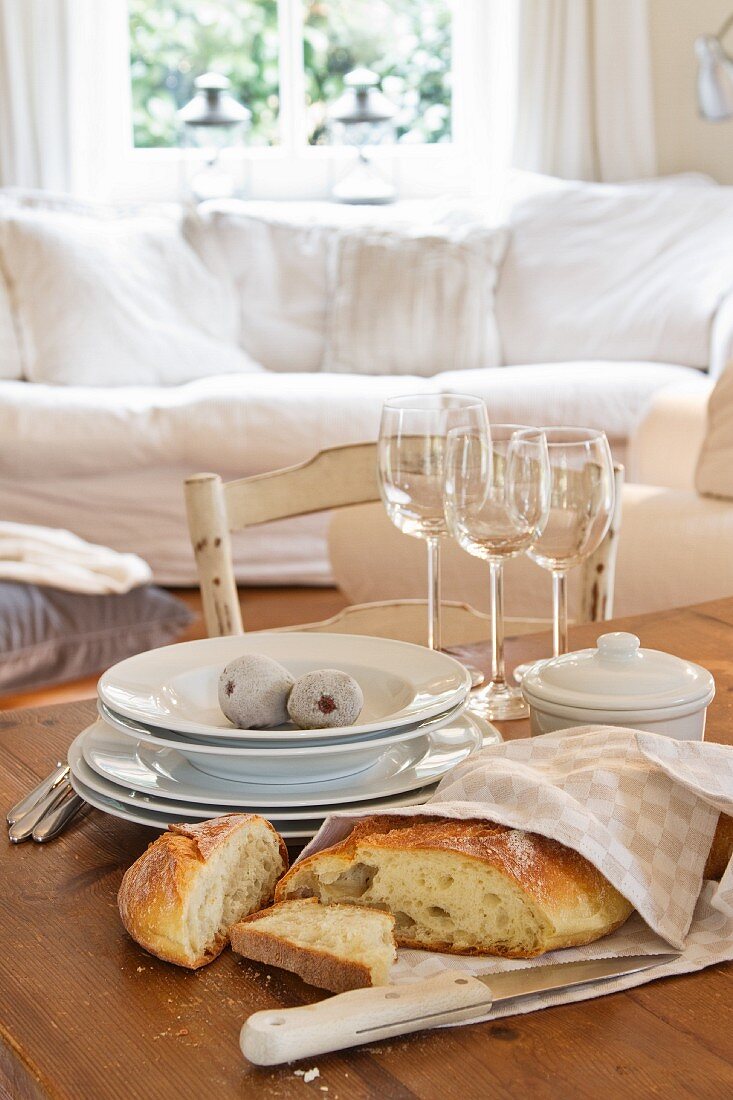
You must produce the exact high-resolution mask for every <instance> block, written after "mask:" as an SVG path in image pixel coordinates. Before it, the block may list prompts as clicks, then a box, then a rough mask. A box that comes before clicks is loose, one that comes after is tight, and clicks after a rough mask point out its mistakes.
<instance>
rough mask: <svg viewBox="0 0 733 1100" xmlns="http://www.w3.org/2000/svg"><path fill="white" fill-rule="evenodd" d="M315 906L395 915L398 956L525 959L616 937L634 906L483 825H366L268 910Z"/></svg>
mask: <svg viewBox="0 0 733 1100" xmlns="http://www.w3.org/2000/svg"><path fill="white" fill-rule="evenodd" d="M308 897H315V898H318V899H319V901H321V902H323V903H331V902H351V903H354V904H358V905H360V906H361V905H367V906H375V907H376V908H379V909H383V910H386V911H388V912H390V913H392V914H393V916H394V918H395V937H396V940H397V943H398V945H400V946H402V947H420V948H425V949H427V950H429V951H449V952H453V953H455V954H461V955H484V954H488V955H503V956H505V957H507V958H517V959H529V958H533V957H534V956H536V955H541V954H543V952H545V951H553V950H555V949H556V948H560V947H575V946H579V945H581V944H585V943H591V942H592V941H593V940H597V939H599V938H600V937H601V936H605V935H606V934H607V933H609V932H612V931H613V930H614V929H615V928H618V927H619V926H620V925H621V924H623V922H624V921H625V920H626V919H627V917H628V916H629V914H630V913H631V912H632V906H631V905H630V904H629V902H628V901H627V900H626V899H625V898H624V897H623V896H622V895H621V894H620V893H619V892H618V890H616V889H615V888H614V887H613V886H612V885H611V883H610V882H608V881H607V880H606V879H605V878H604V876H603V875H602V874H601V873H600V871H598V870H597V869H596V868H595V867H594V866H593V864H591V863H589V862H588V860H587V859H584V858H583V856H581V855H579V854H578V853H577V852H575V851H573V850H572V849H571V848H566V847H565V846H564V845H562V844H559V843H558V842H557V841H554V840H549V839H548V838H547V837H544V836H540V835H538V834H537V833H528V832H522V831H521V830H517V829H508V828H506V827H505V826H504V825H495V824H492V823H491V822H487V821H476V820H472V821H456V820H453V819H449V818H435V817H412V818H406V817H396V816H392V817H390V816H385V817H371V818H367V819H365V820H364V821H362V822H360V823H359V824H358V825H357V826H356V827H355V828H354V830H353V831H352V833H351V835H350V836H348V837H347V838H346V839H345V840H343V841H341V842H340V843H339V844H336V845H334V846H333V847H331V848H326V849H325V850H324V851H321V852H317V853H315V854H314V855H312V856H308V857H307V858H306V859H304V860H301V861H300V862H299V863H296V864H295V865H294V867H293V868H292V870H291V871H290V872H289V873H288V874H287V875H285V877H284V878H283V879H282V880H281V881H280V883H279V884H278V887H277V889H276V891H275V900H276V901H277V902H281V901H284V900H286V899H288V898H308Z"/></svg>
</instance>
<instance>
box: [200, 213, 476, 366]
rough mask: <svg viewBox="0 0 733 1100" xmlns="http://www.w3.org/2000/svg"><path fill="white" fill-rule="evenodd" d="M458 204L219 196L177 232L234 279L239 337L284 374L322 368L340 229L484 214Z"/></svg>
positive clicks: (440, 222)
mask: <svg viewBox="0 0 733 1100" xmlns="http://www.w3.org/2000/svg"><path fill="white" fill-rule="evenodd" d="M462 210H463V204H459V205H458V206H456V204H455V203H452V202H446V201H442V200H440V201H435V200H431V201H426V200H419V199H418V200H414V201H409V202H398V203H394V204H393V205H390V206H384V207H378V206H377V207H369V206H363V207H360V206H348V205H339V204H338V203H324V202H267V201H248V202H243V201H241V200H235V199H228V200H223V199H222V200H216V201H213V200H212V201H211V202H205V203H202V204H201V206H199V207H198V208H197V209H196V210H195V211H191V212H189V213H188V214H187V216H186V218H185V220H184V232H185V234H186V236H187V239H188V240H189V241H190V242H191V244H192V246H193V247H194V248H195V249H196V251H197V253H198V254H199V255H200V256H201V258H202V259H203V260H204V262H205V263H206V264H207V266H208V267H209V268H210V269H211V270H212V271H213V272H215V273H216V274H217V275H218V276H220V277H222V278H229V279H232V280H233V282H234V285H235V288H236V295H237V303H238V309H239V343H240V345H241V346H242V347H243V348H244V350H245V351H246V352H247V353H248V354H249V355H251V356H252V358H253V359H255V360H256V361H257V362H258V363H262V365H263V366H265V367H267V369H268V370H272V371H279V372H284V373H289V374H290V373H293V372H294V371H308V372H314V371H319V370H322V369H323V363H324V354H325V349H326V340H327V329H328V317H329V307H330V301H331V297H332V294H333V285H332V282H333V255H334V247H335V242H336V240H337V238H338V236H339V234H340V233H341V232H342V231H349V230H350V229H355V228H356V227H362V228H363V229H365V230H368V229H369V228H370V227H382V228H384V227H394V228H402V229H404V230H408V229H410V228H411V229H417V228H419V227H421V226H422V227H423V229H425V230H427V229H430V228H432V229H435V227H436V226H446V227H447V226H450V225H452V224H456V225H459V226H461V227H463V226H467V225H473V226H475V225H476V223H477V221H480V220H481V218H482V217H483V215H480V214H478V213H477V212H475V211H474V212H471V211H468V212H465V214H462V213H461V211H462Z"/></svg>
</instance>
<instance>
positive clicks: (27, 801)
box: [5, 762, 69, 825]
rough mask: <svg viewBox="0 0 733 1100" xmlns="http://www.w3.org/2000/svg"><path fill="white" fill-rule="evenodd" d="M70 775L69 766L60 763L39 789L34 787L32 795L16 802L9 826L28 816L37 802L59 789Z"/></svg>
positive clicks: (43, 780)
mask: <svg viewBox="0 0 733 1100" xmlns="http://www.w3.org/2000/svg"><path fill="white" fill-rule="evenodd" d="M68 774H69V765H68V764H62V763H60V762H59V763H58V764H57V765H56V767H55V768H54V770H53V771H52V772H51V774H50V775H48V776H46V778H45V779H42V780H41V782H40V783H39V784H38V786H37V787H34V788H33V790H32V791H31V792H30V794H27V795H26V796H25V797H24V798H21V800H20V802H16V804H15V805H14V806H13V808H12V809H11V810H8V813H7V816H6V819H5V820H6V821H7V823H8V825H12V824H13V822H15V821H17V820H18V818H19V817H22V816H23V814H27V813H28V811H29V810H32V809H33V807H34V806H35V805H36V803H37V802H40V801H41V799H42V798H45V797H46V795H47V794H48V792H49V791H52V790H53V788H54V787H57V786H58V785H59V783H61V782H62V781H63V780H64V779H66V776H67V775H68Z"/></svg>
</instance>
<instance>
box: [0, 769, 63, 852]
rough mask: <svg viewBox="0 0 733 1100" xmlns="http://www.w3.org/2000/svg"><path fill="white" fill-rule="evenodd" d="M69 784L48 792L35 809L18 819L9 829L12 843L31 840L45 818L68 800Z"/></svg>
mask: <svg viewBox="0 0 733 1100" xmlns="http://www.w3.org/2000/svg"><path fill="white" fill-rule="evenodd" d="M68 791H69V784H68V783H67V782H64V783H62V784H60V785H59V786H58V787H54V788H53V789H52V790H50V791H49V792H48V794H47V795H46V796H45V798H42V799H41V801H40V802H37V803H36V805H35V806H34V807H33V809H31V810H28V812H27V813H25V814H23V816H22V817H19V818H17V819H16V820H15V821H14V822H13V824H12V825H11V826H10V828H9V829H8V837H9V838H10V841H11V843H13V844H20V843H21V842H22V841H24V840H30V838H31V837H32V836H33V830H34V829H35V827H36V825H37V824H38V823H39V821H41V819H42V818H43V817H45V815H46V814H47V813H48V812H49V811H50V810H54V809H55V808H56V807H57V806H58V805H60V804H61V803H62V802H63V800H64V799H65V798H66V795H67V794H68Z"/></svg>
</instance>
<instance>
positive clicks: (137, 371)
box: [0, 205, 260, 386]
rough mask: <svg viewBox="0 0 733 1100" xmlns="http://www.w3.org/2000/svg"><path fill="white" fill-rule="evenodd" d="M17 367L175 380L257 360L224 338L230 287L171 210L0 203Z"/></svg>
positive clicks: (53, 377)
mask: <svg viewBox="0 0 733 1100" xmlns="http://www.w3.org/2000/svg"><path fill="white" fill-rule="evenodd" d="M0 256H1V257H2V266H3V268H4V270H5V271H6V272H7V273H8V278H9V279H10V280H11V283H12V305H13V309H14V312H15V319H16V322H17V325H18V330H19V334H20V343H21V353H22V357H23V365H24V372H23V373H24V376H25V377H26V378H28V379H29V380H30V381H33V382H49V383H54V384H65V385H86V386H120V385H131V384H143V385H175V384H178V383H182V382H187V381H189V380H190V379H193V378H198V377H201V376H203V375H210V374H227V373H236V372H241V371H250V370H259V369H260V368H259V367H258V366H257V364H255V363H253V362H252V361H251V360H250V359H249V358H248V356H247V355H246V354H245V353H244V352H242V350H241V349H240V348H239V347H238V346H237V343H236V332H237V321H236V306H235V301H234V296H233V291H232V288H231V286H230V285H229V284H228V283H226V282H225V281H223V280H220V279H218V278H217V277H216V276H215V275H213V274H212V273H211V272H210V271H209V270H208V269H207V268H206V266H205V265H204V264H203V263H202V261H201V260H200V259H199V257H198V256H197V255H196V253H195V252H194V250H193V249H192V248H191V247H190V245H189V244H188V243H187V242H186V240H185V239H184V237H183V235H182V233H181V230H180V225H179V223H178V221H177V219H175V218H170V217H164V216H161V215H157V214H140V215H132V216H127V217H124V216H104V215H102V214H98V213H89V212H83V213H82V212H79V211H76V210H64V209H61V210H46V209H43V208H33V207H26V208H23V207H20V206H18V207H12V206H9V205H3V206H2V207H0Z"/></svg>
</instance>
